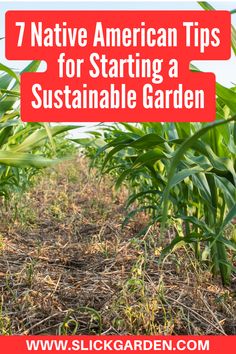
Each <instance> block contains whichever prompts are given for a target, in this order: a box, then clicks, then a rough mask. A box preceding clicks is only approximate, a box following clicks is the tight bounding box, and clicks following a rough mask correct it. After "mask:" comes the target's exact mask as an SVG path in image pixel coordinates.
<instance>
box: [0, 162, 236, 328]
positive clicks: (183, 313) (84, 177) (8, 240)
mask: <svg viewBox="0 0 236 354" xmlns="http://www.w3.org/2000/svg"><path fill="white" fill-rule="evenodd" d="M126 194H127V193H126V191H125V190H123V191H121V192H120V193H119V194H115V192H114V190H113V181H112V180H111V179H109V178H106V179H103V180H102V181H101V182H100V183H99V179H98V176H97V175H96V172H95V171H91V170H89V168H88V166H87V163H86V161H84V160H83V159H79V161H75V162H73V163H72V162H70V163H66V164H64V165H61V166H58V167H56V169H55V170H54V171H51V170H50V171H48V172H47V174H46V175H45V176H42V177H41V178H40V180H39V181H38V182H37V184H36V185H35V186H34V187H33V188H32V189H31V190H30V191H29V192H27V193H26V194H24V195H23V196H17V197H14V198H13V200H12V201H11V202H10V203H9V205H8V207H7V208H4V207H2V208H1V209H2V216H1V219H2V223H1V225H0V253H1V258H0V301H1V303H0V333H1V334H96V333H100V334H104V333H106V334H125V333H126V334H236V301H235V299H236V294H235V288H234V282H235V279H233V283H232V287H228V288H223V287H222V286H221V284H220V282H219V280H218V279H212V277H211V274H210V273H209V271H208V270H207V269H205V270H204V269H201V268H200V266H199V264H198V263H197V262H196V261H195V260H194V258H193V255H192V254H191V251H190V250H187V249H185V248H184V249H181V250H178V251H176V253H173V254H171V255H169V256H168V257H167V258H166V259H165V261H164V263H163V264H162V265H161V266H160V265H159V264H158V257H159V255H160V250H161V248H162V246H163V245H160V244H159V243H158V225H156V226H155V227H152V228H150V229H149V230H148V232H147V233H146V234H145V236H142V237H137V233H138V232H139V231H140V229H141V228H142V227H143V226H144V225H145V222H146V219H147V217H146V216H145V215H139V217H138V218H137V219H136V220H135V221H133V222H132V223H131V224H129V226H127V227H125V228H124V229H122V228H121V224H122V221H123V219H124V215H125V209H124V201H125V197H126ZM171 234H172V230H169V232H168V233H167V238H171Z"/></svg>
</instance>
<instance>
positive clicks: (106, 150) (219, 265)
mask: <svg viewBox="0 0 236 354" xmlns="http://www.w3.org/2000/svg"><path fill="white" fill-rule="evenodd" d="M200 5H201V6H202V7H203V8H204V9H207V10H213V8H211V7H210V5H209V4H207V3H206V2H204V3H200ZM232 48H233V50H234V51H235V29H234V28H233V29H232ZM192 70H194V71H196V70H198V69H197V68H195V67H192ZM216 93H217V100H216V107H217V114H216V121H215V122H213V123H210V124H207V123H142V124H128V123H122V124H116V125H112V126H103V127H101V128H100V129H99V131H96V132H92V133H91V138H90V139H89V138H88V139H78V140H75V141H76V142H77V143H78V144H79V145H80V146H81V147H83V149H84V151H85V153H86V154H87V156H89V157H90V158H91V159H92V161H93V164H94V165H96V166H97V167H99V168H100V170H101V171H102V173H110V174H112V175H113V176H114V177H115V178H116V188H119V187H120V186H121V185H122V184H123V183H126V184H127V185H128V188H129V191H130V196H129V198H128V201H127V207H128V213H127V217H126V219H125V221H124V223H127V222H128V221H129V219H130V218H131V217H133V216H134V215H136V214H137V213H138V212H140V211H145V212H149V215H150V224H149V225H151V224H152V223H156V222H161V237H163V236H164V234H165V228H166V226H167V225H168V223H170V222H171V221H175V220H181V223H182V231H181V232H179V231H178V230H176V234H175V238H174V239H173V241H172V242H171V244H170V245H168V246H167V247H166V249H164V251H163V253H162V257H164V256H165V255H166V253H167V252H170V251H171V250H173V249H174V248H176V247H178V246H180V245H183V244H187V245H190V247H192V248H193V249H194V250H195V255H196V257H197V258H198V259H199V260H200V261H202V262H207V264H209V266H210V268H211V270H212V272H213V273H214V274H220V275H221V278H222V282H223V283H224V284H229V282H230V279H231V273H232V271H235V268H234V266H233V257H234V255H235V252H236V245H235V242H233V241H232V238H230V237H227V236H226V235H227V232H226V231H227V228H228V226H229V224H230V223H231V222H232V221H233V220H234V218H235V217H236V207H235V205H236V87H232V88H230V89H229V88H226V87H224V86H222V85H220V84H219V83H217V84H216ZM149 225H148V226H149ZM145 230H146V229H145ZM145 230H144V231H145Z"/></svg>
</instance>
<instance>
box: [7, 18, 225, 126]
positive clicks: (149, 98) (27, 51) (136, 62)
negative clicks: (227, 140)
mask: <svg viewBox="0 0 236 354" xmlns="http://www.w3.org/2000/svg"><path fill="white" fill-rule="evenodd" d="M230 26H231V24H230V13H229V12H227V11H8V12H7V14H6V57H7V58H8V59H17V60H26V59H28V60H33V59H34V60H44V61H45V62H46V63H47V69H46V71H45V72H43V73H24V74H23V75H22V77H21V102H22V103H21V110H22V111H21V115H22V119H23V120H24V121H28V122H31V121H32V122H33V121H36V122H37V121H38V122H55V121H71V122H72V121H94V122H95V121H96V122H100V121H107V122H113V121H119V122H122V121H129V122H132V121H134V122H137V121H140V122H141V121H143V122H145V121H191V122H194V121H212V120H214V119H215V76H214V74H212V73H199V72H190V70H189V64H190V62H191V60H209V59H212V60H214V59H225V60H226V59H229V58H230V53H231V50H230V38H231V27H230ZM209 70H210V67H209Z"/></svg>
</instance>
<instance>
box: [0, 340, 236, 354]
mask: <svg viewBox="0 0 236 354" xmlns="http://www.w3.org/2000/svg"><path fill="white" fill-rule="evenodd" d="M235 347H236V336H228V337H227V336H6V337H0V348H1V353H4V354H28V353H30V352H35V353H38V354H42V353H58V354H59V353H70V352H72V353H73V352H77V353H82V352H86V353H96V352H100V353H101V352H102V353H104V352H109V353H111V354H114V353H115V352H119V353H121V354H122V353H125V352H128V353H130V352H139V353H140V352H149V353H155V352H159V353H167V352H173V351H175V352H176V353H178V352H181V353H199V352H201V353H202V352H207V353H209V354H225V353H227V354H233V353H235Z"/></svg>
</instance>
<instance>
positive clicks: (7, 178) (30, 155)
mask: <svg viewBox="0 0 236 354" xmlns="http://www.w3.org/2000/svg"><path fill="white" fill-rule="evenodd" d="M39 65H40V62H38V61H34V62H32V63H30V64H29V65H28V66H27V67H26V68H25V69H24V70H23V72H25V71H28V72H30V71H36V70H37V69H38V67H39ZM20 74H21V73H17V72H15V71H13V70H11V69H10V68H8V67H6V66H5V65H3V64H0V195H2V196H5V197H7V196H8V194H9V192H10V191H11V192H12V191H14V190H19V189H22V188H23V187H25V186H26V185H27V183H28V181H29V179H30V178H31V177H32V176H33V175H35V174H36V173H37V171H38V170H39V169H41V168H43V167H48V166H51V165H52V164H54V163H56V162H58V159H57V158H56V150H57V146H56V145H55V140H54V137H55V136H57V135H59V134H65V132H67V131H68V130H70V129H74V128H75V126H68V125H60V126H50V125H48V124H40V123H28V124H25V123H23V122H21V120H20V111H19V105H20V92H19V89H20ZM62 141H64V142H65V144H66V137H65V136H64V137H63V138H62ZM61 143H62V142H61ZM49 156H50V157H51V158H49Z"/></svg>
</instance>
